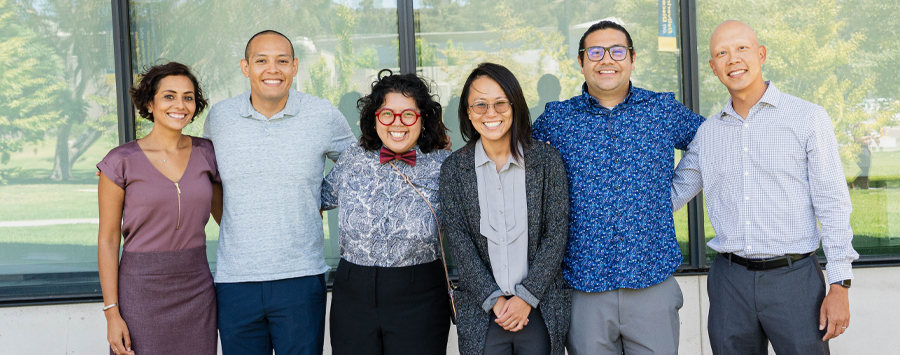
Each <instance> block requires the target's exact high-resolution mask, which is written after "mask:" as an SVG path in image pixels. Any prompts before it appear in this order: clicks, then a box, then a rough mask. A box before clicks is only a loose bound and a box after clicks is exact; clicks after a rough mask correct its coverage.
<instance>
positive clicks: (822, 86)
mask: <svg viewBox="0 0 900 355" xmlns="http://www.w3.org/2000/svg"><path fill="white" fill-rule="evenodd" d="M736 7H740V8H741V9H742V11H741V12H740V14H736V13H735V12H734V11H733V9H734V8H736ZM898 12H900V3H898V2H896V1H890V2H884V1H877V0H862V1H857V2H854V3H853V6H836V5H835V4H833V3H830V2H818V1H812V0H789V1H764V2H760V3H754V5H753V6H750V7H748V6H746V3H745V2H741V1H737V0H724V1H722V0H716V1H711V0H698V1H697V17H698V19H697V31H698V34H697V41H698V44H699V45H698V48H697V53H698V58H700V61H701V65H700V82H701V88H700V93H701V95H700V101H701V107H702V112H701V113H702V114H703V115H704V116H709V115H713V114H715V113H717V112H719V111H720V110H721V109H722V107H723V106H724V105H725V102H726V101H727V99H728V92H727V90H726V89H725V88H724V87H723V86H722V84H721V83H720V82H719V80H718V78H716V77H715V76H714V75H713V74H712V71H711V70H709V67H708V66H705V65H703V64H705V60H706V59H708V58H709V39H710V35H711V34H712V31H713V30H714V29H715V28H716V26H717V25H718V24H719V23H721V22H722V21H724V20H727V19H732V18H734V19H738V20H741V21H744V22H745V23H747V24H748V25H750V26H751V27H753V28H754V29H755V30H756V32H757V35H758V37H759V41H760V43H761V44H762V45H764V46H766V47H767V49H768V51H767V59H766V62H765V64H763V78H764V79H766V80H771V81H772V83H774V84H775V85H777V87H778V88H779V89H780V90H782V91H783V92H786V93H788V94H791V95H794V96H797V97H800V98H802V99H804V100H807V101H810V102H813V103H815V104H818V105H820V106H822V107H824V108H825V110H826V111H828V113H829V115H830V116H831V120H832V123H833V125H834V132H835V135H836V136H837V140H838V145H839V149H840V156H841V161H842V162H843V166H844V176H845V178H846V181H847V186H848V188H849V189H850V199H851V201H852V202H853V213H852V214H851V216H850V225H851V226H852V228H853V233H854V238H853V245H854V247H855V249H856V250H857V251H858V252H859V253H860V254H861V255H862V256H863V257H865V256H885V255H898V254H900V208H898V207H900V202H898V201H900V199H898V197H900V175H898V173H897V171H898V168H900V149H898V147H900V145H898V138H900V126H898V119H900V116H898V112H900V101H898V100H897V93H898V92H900V73H898V71H897V70H896V63H897V59H898V58H900V48H898V47H897V45H896V38H897V35H898V31H900V18H898V17H897V16H895V14H896V13H898ZM773 13H777V14H780V15H779V16H772V15H771V14H773ZM706 221H707V222H706V233H707V238H708V239H710V238H712V237H713V236H714V235H715V232H714V231H713V230H712V227H711V226H710V224H709V218H708V217H707V218H706ZM820 252H821V249H820ZM712 253H714V252H712V251H710V253H708V255H714V254H712Z"/></svg>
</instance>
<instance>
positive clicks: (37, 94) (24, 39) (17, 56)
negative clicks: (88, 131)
mask: <svg viewBox="0 0 900 355" xmlns="http://www.w3.org/2000/svg"><path fill="white" fill-rule="evenodd" d="M13 5H14V4H12V3H11V2H10V0H0V164H6V163H7V162H8V161H9V159H10V153H13V152H18V151H21V150H22V148H23V147H24V146H25V145H26V144H29V143H37V142H40V141H42V140H44V138H45V134H46V132H47V131H49V130H51V129H53V128H54V127H56V125H57V124H58V123H59V121H58V118H59V116H60V114H61V111H60V110H59V106H60V103H61V102H62V101H63V100H65V98H66V96H68V95H69V93H68V92H67V86H66V84H65V82H64V81H63V73H62V66H61V65H60V63H61V62H62V61H61V60H60V59H59V57H58V56H56V55H55V53H54V52H53V51H52V50H51V49H50V47H49V46H47V44H46V43H44V41H43V40H42V39H41V38H40V37H39V36H38V35H37V34H36V33H35V32H34V31H32V30H30V29H28V28H25V27H23V26H21V25H19V22H20V21H19V18H18V16H17V14H16V12H15V8H14V6H13Z"/></svg>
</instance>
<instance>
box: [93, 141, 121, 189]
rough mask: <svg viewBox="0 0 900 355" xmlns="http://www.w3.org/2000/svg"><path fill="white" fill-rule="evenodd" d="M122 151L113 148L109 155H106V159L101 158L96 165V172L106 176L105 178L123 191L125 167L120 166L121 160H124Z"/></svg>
mask: <svg viewBox="0 0 900 355" xmlns="http://www.w3.org/2000/svg"><path fill="white" fill-rule="evenodd" d="M122 153H123V152H122V149H119V148H115V149H113V150H111V151H109V153H107V154H106V157H104V158H103V160H101V161H100V162H99V163H97V170H100V172H102V173H103V175H106V177H107V178H108V179H109V180H111V181H112V182H113V183H114V184H116V186H118V187H120V188H122V189H123V190H124V189H125V167H124V164H122V160H124V159H125V155H124V154H122Z"/></svg>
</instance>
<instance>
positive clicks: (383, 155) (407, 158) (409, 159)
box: [378, 147, 416, 166]
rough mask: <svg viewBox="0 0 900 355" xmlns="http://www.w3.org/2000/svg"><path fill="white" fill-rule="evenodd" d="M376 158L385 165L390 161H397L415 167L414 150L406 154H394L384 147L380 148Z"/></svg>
mask: <svg viewBox="0 0 900 355" xmlns="http://www.w3.org/2000/svg"><path fill="white" fill-rule="evenodd" d="M378 157H379V158H380V159H381V163H382V164H384V163H387V162H389V161H391V160H394V159H397V160H399V161H402V162H405V163H407V164H409V166H416V151H415V150H410V151H408V152H406V153H394V152H392V151H391V150H389V149H387V148H385V147H381V151H379V152H378Z"/></svg>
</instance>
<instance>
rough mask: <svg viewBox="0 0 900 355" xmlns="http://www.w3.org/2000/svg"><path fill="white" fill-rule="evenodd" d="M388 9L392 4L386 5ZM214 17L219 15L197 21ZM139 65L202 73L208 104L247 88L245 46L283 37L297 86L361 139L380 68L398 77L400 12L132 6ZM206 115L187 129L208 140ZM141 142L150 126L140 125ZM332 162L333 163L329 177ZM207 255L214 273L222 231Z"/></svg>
mask: <svg viewBox="0 0 900 355" xmlns="http://www.w3.org/2000/svg"><path fill="white" fill-rule="evenodd" d="M388 5H389V6H388ZM197 14H214V16H197ZM131 21H132V27H131V29H132V38H131V40H132V46H133V57H132V58H133V67H134V70H135V74H139V73H140V72H141V71H143V70H144V69H145V68H146V67H148V66H150V65H153V64H155V63H161V62H165V61H177V62H181V63H184V64H186V65H188V66H190V67H191V69H193V70H194V72H195V73H196V75H198V77H199V79H200V82H201V85H202V86H203V90H204V92H205V93H206V95H207V98H208V100H209V102H210V104H215V103H217V102H219V101H222V100H223V99H226V98H229V97H233V96H236V95H240V94H241V93H243V92H245V91H246V90H249V87H248V82H247V81H246V79H245V78H244V77H243V76H242V75H241V74H240V73H241V72H240V66H239V63H240V60H241V59H243V58H244V49H245V46H246V44H247V41H248V40H249V39H250V37H252V36H253V35H254V34H256V33H257V32H259V31H262V30H266V29H271V30H276V31H278V32H281V33H283V34H284V35H285V36H287V37H288V38H289V39H291V41H292V42H293V45H294V54H295V56H296V57H297V58H298V60H299V62H300V68H299V71H298V75H297V77H295V78H294V85H295V86H294V88H295V89H297V90H300V91H303V92H305V93H309V94H312V95H315V96H318V97H321V98H325V99H328V100H329V101H331V103H332V104H333V105H335V106H336V107H337V108H338V109H339V110H340V111H341V112H342V113H343V114H344V116H345V117H346V118H347V122H348V123H349V124H350V128H351V130H353V132H354V134H356V136H357V137H359V135H360V130H359V112H358V111H357V109H356V100H357V99H359V98H360V97H361V96H362V95H365V94H367V93H368V92H369V91H370V88H371V84H372V81H373V80H374V79H375V77H376V75H377V73H378V71H379V70H380V69H382V68H391V69H393V70H394V71H395V72H399V71H400V70H399V62H398V58H399V55H398V53H399V42H398V39H397V37H398V35H397V8H396V4H394V3H387V4H386V5H385V3H383V2H377V3H376V2H371V1H369V2H365V1H363V2H358V1H313V2H309V1H249V0H247V1H228V2H222V1H207V2H200V3H195V2H185V1H171V0H166V1H153V2H148V1H132V6H131ZM206 113H208V110H207V112H204V113H203V114H202V116H201V117H198V118H197V119H196V120H194V123H192V124H191V125H189V126H188V127H187V128H185V132H186V133H187V134H190V135H194V136H202V134H203V121H204V119H205V116H206ZM136 124H137V131H138V134H137V137H138V138H140V137H143V136H144V135H146V134H147V133H149V132H150V128H151V127H152V123H151V122H149V121H146V120H143V119H140V118H138V119H137V122H136ZM332 166H334V164H333V163H332V162H331V161H328V162H327V164H326V167H325V168H326V170H325V173H326V174H327V173H328V171H329V170H330V169H331V167H332ZM337 216H338V212H337V210H336V209H335V210H332V211H329V212H327V213H326V214H325V221H324V222H323V224H324V229H325V258H326V261H327V263H328V265H330V266H331V267H332V268H337V264H338V261H339V260H340V255H339V253H338V231H337V230H338V223H337ZM206 235H207V255H208V256H209V258H210V264H211V265H210V266H211V267H212V269H213V270H215V256H216V251H215V250H216V247H217V245H218V242H217V241H218V236H219V228H218V225H217V224H216V223H215V221H213V220H212V219H210V221H209V224H208V225H207V227H206Z"/></svg>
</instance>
